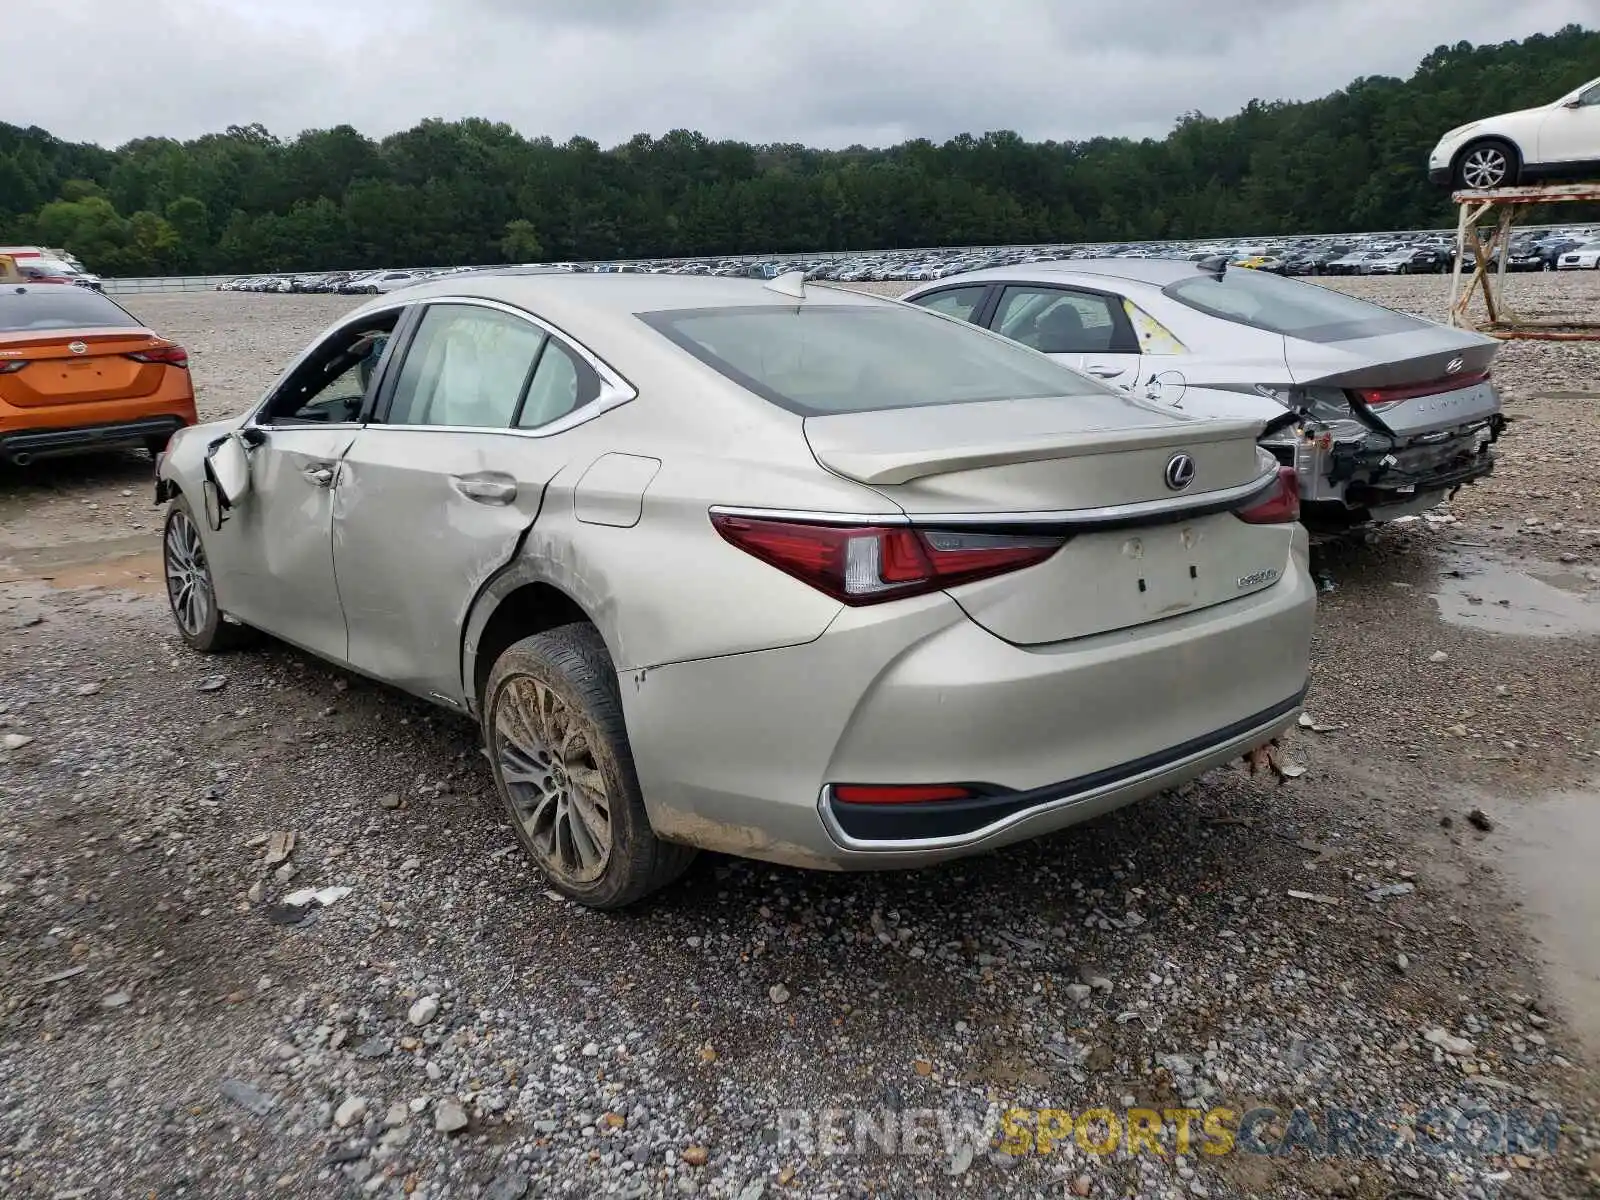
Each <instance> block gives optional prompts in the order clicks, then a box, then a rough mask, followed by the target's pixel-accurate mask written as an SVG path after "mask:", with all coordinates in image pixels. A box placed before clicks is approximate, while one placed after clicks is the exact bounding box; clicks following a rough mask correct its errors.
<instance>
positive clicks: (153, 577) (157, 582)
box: [0, 533, 166, 595]
mask: <svg viewBox="0 0 1600 1200" xmlns="http://www.w3.org/2000/svg"><path fill="white" fill-rule="evenodd" d="M154 540H155V539H154V537H153V536H152V535H151V534H148V533H146V534H139V535H137V536H134V537H124V538H106V539H102V540H99V541H89V542H77V543H72V544H68V545H64V546H39V547H30V548H28V549H25V550H22V549H13V550H10V551H9V552H6V551H7V548H6V547H0V582H3V581H14V580H22V579H37V580H41V581H43V582H45V583H48V584H49V585H50V586H51V587H54V588H59V589H63V590H65V589H67V588H86V587H94V588H120V589H123V590H125V591H134V592H146V593H149V594H152V595H159V594H161V593H162V592H163V591H164V590H165V587H166V584H165V581H164V579H163V578H162V574H161V551H160V549H159V548H156V547H155V546H153V545H152V543H153V542H154Z"/></svg>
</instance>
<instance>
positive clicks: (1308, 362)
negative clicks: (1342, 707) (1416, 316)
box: [1284, 326, 1500, 437]
mask: <svg viewBox="0 0 1600 1200" xmlns="http://www.w3.org/2000/svg"><path fill="white" fill-rule="evenodd" d="M1499 348H1500V344H1499V343H1498V342H1496V341H1494V340H1493V339H1491V338H1485V337H1482V336H1481V335H1479V334H1475V333H1468V332H1467V331H1465V330H1460V329H1447V328H1445V327H1444V326H1435V327H1432V328H1429V329H1426V330H1409V331H1406V332H1403V333H1390V334H1384V335H1382V336H1379V337H1369V338H1352V339H1350V340H1348V341H1342V342H1323V343H1317V342H1307V341H1302V340H1300V339H1298V338H1292V337H1291V338H1285V339H1284V359H1285V363H1286V365H1287V366H1288V368H1289V373H1290V376H1291V377H1292V378H1293V380H1294V382H1295V383H1296V384H1297V385H1299V386H1301V387H1332V388H1340V389H1342V390H1343V391H1344V392H1345V393H1346V394H1347V395H1349V396H1350V397H1351V403H1352V405H1353V406H1358V407H1359V408H1361V409H1364V410H1365V412H1366V414H1368V415H1371V416H1373V417H1375V418H1376V419H1377V420H1378V421H1379V422H1381V423H1382V424H1383V425H1384V426H1386V427H1387V428H1388V429H1389V430H1390V431H1391V432H1392V433H1396V434H1399V435H1401V436H1403V437H1404V436H1410V435H1412V434H1417V433H1426V432H1429V431H1432V430H1436V429H1452V428H1454V427H1456V426H1458V425H1463V424H1466V423H1467V422H1469V421H1477V420H1482V419H1483V418H1485V417H1487V416H1489V415H1490V414H1491V413H1495V412H1498V411H1499V410H1500V397H1499V393H1498V392H1496V390H1495V387H1494V385H1493V384H1492V383H1490V382H1489V381H1488V380H1487V379H1485V378H1483V376H1484V375H1485V374H1486V373H1487V372H1488V370H1489V366H1490V364H1491V363H1492V362H1493V361H1494V356H1495V352H1496V351H1497V350H1499ZM1463 384H1465V386H1463ZM1364 392H1370V393H1376V394H1377V395H1375V396H1373V397H1371V398H1370V399H1371V400H1373V401H1375V402H1372V403H1369V402H1368V399H1364V398H1363V396H1362V393H1364ZM1384 392H1391V393H1394V394H1395V395H1398V396H1401V397H1403V398H1401V399H1397V400H1392V401H1384V400H1383V399H1382V398H1381V395H1382V393H1384Z"/></svg>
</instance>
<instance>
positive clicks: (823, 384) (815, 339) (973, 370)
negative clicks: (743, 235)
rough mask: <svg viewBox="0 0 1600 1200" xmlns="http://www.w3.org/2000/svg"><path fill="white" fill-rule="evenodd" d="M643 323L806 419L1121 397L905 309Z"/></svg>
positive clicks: (694, 312)
mask: <svg viewBox="0 0 1600 1200" xmlns="http://www.w3.org/2000/svg"><path fill="white" fill-rule="evenodd" d="M639 318H640V320H642V321H644V322H645V323H646V324H647V325H649V326H650V327H651V328H653V329H655V330H656V331H657V332H659V333H661V334H662V335H663V336H665V337H666V338H668V339H669V340H671V341H672V342H674V343H675V344H677V345H678V346H680V347H681V348H683V349H684V350H686V351H688V352H689V353H690V354H692V355H693V356H694V357H695V358H697V359H699V360H700V361H701V362H703V363H705V364H706V365H707V366H709V367H711V368H712V369H714V370H716V371H717V372H719V373H720V374H722V375H724V376H726V377H727V378H729V379H731V380H733V381H734V382H735V383H737V384H739V385H740V386H742V387H744V388H746V389H747V390H749V391H752V392H754V393H755V394H756V395H758V396H761V397H763V398H764V399H766V400H768V401H770V402H772V403H773V404H776V405H778V406H780V407H782V408H786V409H788V410H789V411H790V412H796V413H800V414H802V415H806V416H824V415H828V414H831V413H849V412H870V411H874V410H877V409H891V408H917V407H924V406H931V405H938V404H967V403H977V402H980V401H985V400H1028V399H1040V398H1044V397H1083V398H1085V399H1090V398H1092V400H1093V401H1094V402H1095V403H1096V404H1104V403H1107V402H1125V403H1128V402H1130V401H1128V399H1127V397H1125V396H1124V395H1123V394H1122V393H1120V392H1116V391H1113V390H1112V389H1110V388H1108V387H1106V386H1105V385H1103V384H1100V383H1098V382H1096V381H1094V380H1092V379H1090V378H1088V377H1087V376H1085V375H1081V374H1079V373H1078V372H1076V371H1073V370H1070V369H1068V368H1067V367H1064V366H1062V365H1061V364H1060V363H1056V362H1052V361H1051V360H1050V359H1047V358H1042V357H1040V356H1039V355H1037V354H1034V353H1033V352H1032V351H1030V350H1026V349H1024V348H1022V347H1021V346H1014V345H1011V344H1009V343H1007V342H1005V341H1002V340H1000V339H999V338H996V337H994V336H993V335H991V334H988V333H985V332H983V331H982V330H980V329H977V328H974V327H970V326H968V327H962V326H959V325H955V326H953V325H951V324H950V323H949V322H948V321H939V320H935V319H933V318H931V317H929V316H928V315H926V314H925V313H920V312H917V311H916V310H915V308H914V307H911V306H898V305H897V306H893V307H882V308H880V307H877V306H875V305H866V304H812V303H806V304H800V305H794V304H789V305H770V306H769V305H750V306H748V307H736V308H709V309H679V310H670V311H665V312H649V313H640V314H639Z"/></svg>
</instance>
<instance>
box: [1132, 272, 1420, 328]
mask: <svg viewBox="0 0 1600 1200" xmlns="http://www.w3.org/2000/svg"><path fill="white" fill-rule="evenodd" d="M1162 290H1163V291H1164V292H1165V294H1166V295H1168V296H1170V297H1172V298H1173V299H1174V300H1176V301H1177V302H1178V303H1179V304H1183V305H1187V306H1188V307H1189V308H1193V309H1196V310H1198V311H1200V312H1203V313H1207V314H1209V315H1211V316H1213V317H1221V318H1222V319H1223V320H1224V321H1233V322H1235V323H1237V324H1240V325H1249V326H1251V327H1252V328H1255V329H1265V330H1266V331H1267V332H1269V333H1281V334H1284V335H1285V336H1287V337H1293V338H1300V339H1302V340H1303V341H1307V342H1343V341H1347V340H1349V339H1352V338H1369V337H1378V336H1380V335H1382V334H1386V333H1404V332H1406V331H1407V330H1411V329H1426V328H1429V325H1428V322H1426V321H1422V320H1419V319H1417V318H1416V317H1408V316H1406V314H1405V313H1398V312H1395V311H1394V310H1393V309H1388V308H1384V307H1382V306H1381V305H1377V304H1369V303H1368V302H1367V301H1365V300H1357V299H1356V298H1355V297H1354V296H1346V295H1345V294H1344V293H1342V292H1336V291H1334V290H1333V289H1332V288H1325V287H1318V286H1317V285H1316V284H1314V283H1301V282H1299V281H1298V280H1294V279H1283V278H1281V277H1279V276H1277V275H1267V274H1263V273H1261V272H1260V271H1225V272H1223V275H1222V278H1221V279H1216V278H1213V277H1212V276H1210V275H1193V276H1190V277H1189V278H1188V279H1180V280H1179V281H1178V282H1177V283H1173V284H1169V285H1168V286H1167V287H1165V288H1163V289H1162Z"/></svg>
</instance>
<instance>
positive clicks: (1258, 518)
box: [1233, 467, 1300, 525]
mask: <svg viewBox="0 0 1600 1200" xmlns="http://www.w3.org/2000/svg"><path fill="white" fill-rule="evenodd" d="M1233 515H1234V516H1236V517H1238V518H1239V520H1241V521H1248V522H1249V523H1250V524H1252V525H1287V524H1289V523H1290V522H1291V521H1298V520H1299V519H1300V477H1299V476H1298V475H1296V474H1295V471H1294V468H1293V467H1279V468H1278V482H1277V484H1276V485H1274V487H1273V488H1272V490H1271V491H1270V492H1268V493H1267V496H1266V499H1264V500H1258V501H1256V502H1255V503H1254V504H1252V505H1251V506H1250V507H1249V508H1236V509H1234V511H1233Z"/></svg>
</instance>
